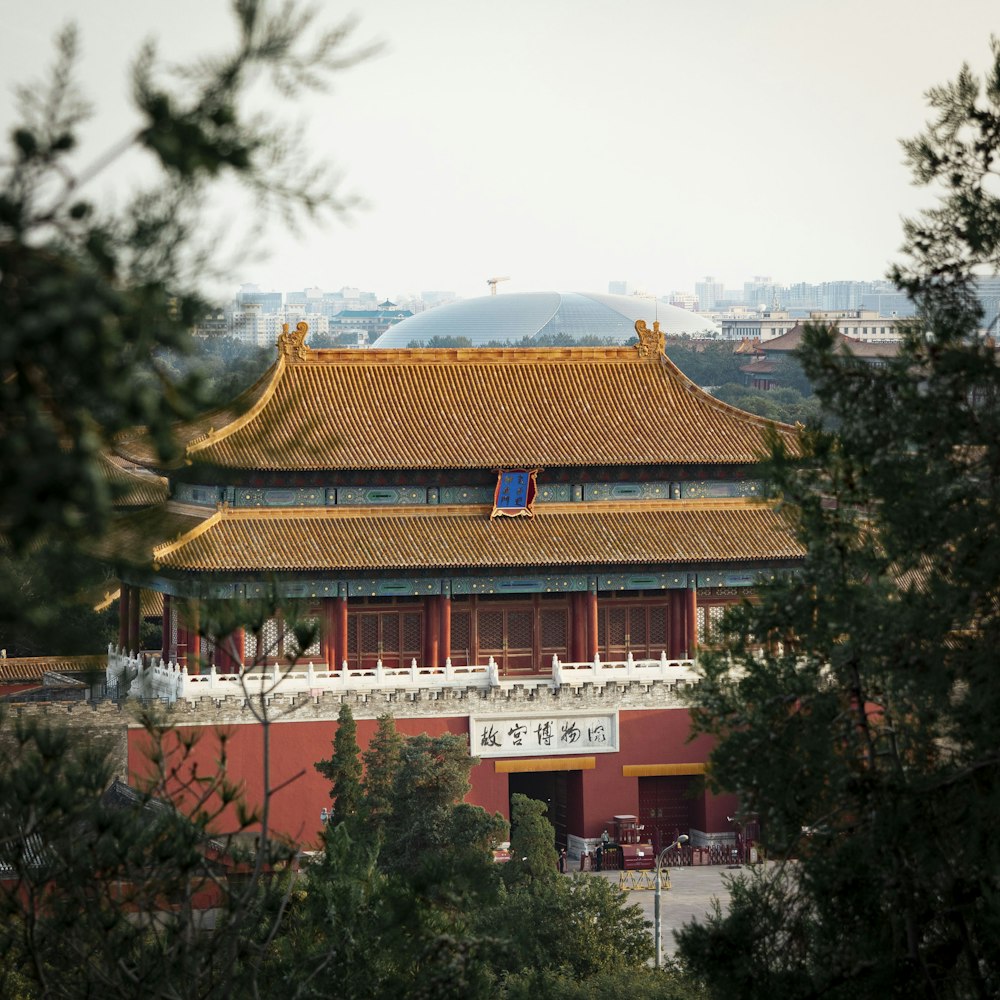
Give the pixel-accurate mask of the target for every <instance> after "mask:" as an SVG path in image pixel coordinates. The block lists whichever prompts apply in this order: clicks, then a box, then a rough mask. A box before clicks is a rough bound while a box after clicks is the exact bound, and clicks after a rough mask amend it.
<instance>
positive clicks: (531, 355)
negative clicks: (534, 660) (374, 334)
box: [118, 334, 792, 470]
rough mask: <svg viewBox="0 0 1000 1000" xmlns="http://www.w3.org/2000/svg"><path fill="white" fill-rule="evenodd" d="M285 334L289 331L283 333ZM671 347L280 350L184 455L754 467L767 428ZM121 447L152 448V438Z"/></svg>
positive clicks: (290, 466) (201, 424)
mask: <svg viewBox="0 0 1000 1000" xmlns="http://www.w3.org/2000/svg"><path fill="white" fill-rule="evenodd" d="M284 336H285V337H287V336H288V335H287V334H285V335H284ZM775 426H777V427H778V429H779V430H780V431H781V432H782V433H784V434H786V435H787V434H790V433H791V432H792V428H790V427H787V426H784V425H775V424H773V423H772V422H771V421H767V420H764V419H763V418H760V417H756V416H752V415H751V414H748V413H745V412H743V411H742V410H738V409H736V408H734V407H731V406H728V405H726V404H725V403H722V402H720V401H718V400H716V399H714V398H713V397H712V396H710V395H709V394H708V393H706V392H704V391H703V390H702V389H700V388H699V387H698V386H696V385H695V384H694V383H693V382H691V381H690V380H689V379H687V378H686V377H685V376H684V375H683V374H682V373H681V372H680V370H679V369H678V368H677V367H676V366H675V365H674V364H673V363H672V362H671V361H669V360H668V359H667V358H666V357H665V356H664V355H663V354H662V353H660V352H659V351H652V352H649V351H646V352H645V355H644V352H643V350H642V348H641V345H637V347H614V348H562V349H523V348H522V349H517V348H504V349H497V350H489V349H438V350H435V349H413V350H376V351H364V350H331V351H327V350H322V351H311V350H309V349H308V348H306V347H305V346H304V345H302V344H301V342H300V343H299V347H298V353H290V352H289V351H287V350H285V349H284V347H283V349H282V354H281V356H280V357H279V358H278V361H277V362H276V363H275V365H274V366H273V367H272V368H271V369H270V371H269V373H268V374H267V375H266V376H265V377H264V378H263V379H261V380H260V382H258V383H257V385H255V386H254V387H253V388H252V389H251V390H249V391H248V392H247V393H245V394H244V396H243V397H241V398H240V400H238V401H237V402H236V403H235V404H234V406H233V407H231V408H230V409H229V410H226V411H224V412H220V413H218V414H214V415H211V416H209V417H206V418H204V419H202V420H200V421H198V422H196V423H194V424H189V425H186V426H185V427H184V428H181V430H180V432H179V436H180V440H181V441H182V442H183V443H184V444H185V445H186V460H187V461H189V462H204V463H208V464H211V465H216V466H220V467H224V468H235V469H248V470H323V469H344V470H391V469H452V468H454V469H466V468H483V467H506V468H513V467H531V468H533V467H554V466H590V465H615V466H623V465H650V464H652V465H656V464H675V463H695V464H703V463H713V464H715V463H719V464H743V463H753V462H756V461H757V460H758V459H759V458H760V456H761V454H762V453H763V451H764V430H765V428H767V427H775ZM118 450H119V452H120V453H121V454H123V455H125V456H126V457H128V458H130V459H132V460H133V461H138V462H147V463H149V462H151V461H152V455H151V452H150V451H149V448H148V446H147V445H146V444H145V443H144V441H143V439H142V437H141V436H133V437H132V438H125V439H122V440H121V441H120V442H119V444H118Z"/></svg>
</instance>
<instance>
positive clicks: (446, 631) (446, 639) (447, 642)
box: [440, 594, 451, 667]
mask: <svg viewBox="0 0 1000 1000" xmlns="http://www.w3.org/2000/svg"><path fill="white" fill-rule="evenodd" d="M440 601H441V666H442V667H443V666H444V665H445V663H446V662H447V661H448V660H450V659H451V594H442V595H441V597H440Z"/></svg>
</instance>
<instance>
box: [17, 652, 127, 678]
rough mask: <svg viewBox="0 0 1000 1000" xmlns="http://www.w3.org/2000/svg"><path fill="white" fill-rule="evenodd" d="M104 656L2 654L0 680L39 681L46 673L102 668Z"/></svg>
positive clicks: (69, 672) (105, 658) (104, 665)
mask: <svg viewBox="0 0 1000 1000" xmlns="http://www.w3.org/2000/svg"><path fill="white" fill-rule="evenodd" d="M107 662H108V658H107V657H106V656H101V655H97V656H4V657H0V681H8V682H9V681H41V680H42V679H43V678H44V676H45V675H46V674H73V673H80V672H82V671H85V670H104V668H105V667H106V666H107Z"/></svg>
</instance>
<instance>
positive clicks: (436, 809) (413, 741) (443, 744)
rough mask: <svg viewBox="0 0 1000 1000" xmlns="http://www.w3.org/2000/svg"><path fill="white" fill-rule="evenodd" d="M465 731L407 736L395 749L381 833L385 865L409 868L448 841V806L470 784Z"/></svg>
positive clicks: (449, 822)
mask: <svg viewBox="0 0 1000 1000" xmlns="http://www.w3.org/2000/svg"><path fill="white" fill-rule="evenodd" d="M476 762H477V761H476V758H475V757H471V756H470V755H469V742H468V739H467V737H465V736H456V735H453V734H451V733H444V734H443V735H441V736H427V735H426V734H423V735H420V736H411V737H410V738H409V739H407V740H406V741H405V742H404V743H403V746H402V747H401V749H400V755H399V770H398V772H397V774H396V779H395V782H394V784H393V793H392V812H391V814H390V815H389V816H388V817H387V819H386V824H385V835H386V850H387V852H388V857H387V858H386V859H385V863H386V865H387V867H388V868H390V869H410V868H414V867H415V866H417V865H418V864H419V863H420V862H421V861H422V860H423V859H424V858H425V857H426V856H427V855H428V854H429V853H433V852H436V851H439V850H441V849H442V848H443V847H445V846H446V845H447V844H449V843H450V842H451V841H450V837H449V833H450V830H451V821H452V806H453V805H454V804H455V803H456V802H460V801H461V800H462V799H463V798H465V796H466V794H467V793H468V791H469V788H470V787H471V786H470V784H469V772H470V771H471V770H472V767H473V765H474V764H475V763H476Z"/></svg>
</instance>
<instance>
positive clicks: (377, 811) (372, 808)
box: [361, 715, 403, 841]
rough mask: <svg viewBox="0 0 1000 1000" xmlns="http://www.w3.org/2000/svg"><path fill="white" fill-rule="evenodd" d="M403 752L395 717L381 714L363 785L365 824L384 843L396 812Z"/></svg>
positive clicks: (370, 745)
mask: <svg viewBox="0 0 1000 1000" xmlns="http://www.w3.org/2000/svg"><path fill="white" fill-rule="evenodd" d="M402 749H403V737H402V736H400V735H399V733H398V732H397V730H396V722H395V720H394V719H393V717H392V716H391V715H380V716H379V717H378V728H377V729H376V730H375V735H374V736H372V738H371V740H370V741H369V743H368V749H367V750H365V752H364V754H363V755H362V759H363V760H364V766H365V774H364V778H363V779H362V782H361V791H362V795H363V797H364V812H365V822H366V824H367V825H368V828H369V830H370V831H371V833H372V835H373V836H374V837H376V838H378V839H379V840H380V841H381V840H383V839H384V837H385V824H386V820H387V818H388V817H389V815H390V813H391V812H392V804H393V798H392V790H393V788H394V786H395V783H396V775H397V773H398V772H399V762H400V757H401V754H402Z"/></svg>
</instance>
